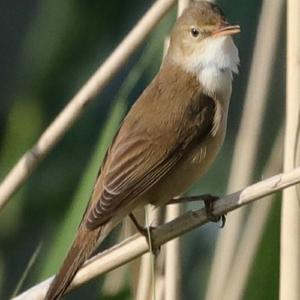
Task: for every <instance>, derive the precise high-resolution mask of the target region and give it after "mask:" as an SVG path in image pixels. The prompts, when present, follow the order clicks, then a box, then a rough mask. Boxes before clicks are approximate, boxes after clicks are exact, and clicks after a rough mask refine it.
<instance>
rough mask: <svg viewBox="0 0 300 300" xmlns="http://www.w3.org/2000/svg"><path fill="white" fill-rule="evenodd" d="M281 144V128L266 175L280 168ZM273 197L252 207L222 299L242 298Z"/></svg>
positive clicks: (237, 299)
mask: <svg viewBox="0 0 300 300" xmlns="http://www.w3.org/2000/svg"><path fill="white" fill-rule="evenodd" d="M282 144H283V130H282V129H281V130H280V132H279V134H278V136H277V139H276V141H275V143H274V145H273V147H272V149H273V150H272V153H271V157H270V159H269V162H268V163H267V165H266V168H265V171H264V172H263V174H264V175H265V176H266V177H269V176H272V175H273V174H276V173H278V172H280V171H281V169H282V148H283V147H282ZM273 198H274V195H271V196H267V197H266V198H265V200H264V201H258V202H257V203H255V205H253V207H252V210H251V212H250V214H249V216H248V218H247V222H246V225H245V230H244V232H243V235H242V237H241V240H240V243H239V245H238V248H237V251H236V252H235V258H234V260H233V264H232V265H231V270H230V273H229V276H228V277H229V280H228V281H227V285H226V287H225V290H224V293H223V296H222V299H224V300H239V299H243V295H244V291H245V288H246V283H247V279H248V277H249V273H250V270H251V267H252V265H253V261H254V259H255V256H256V253H257V250H258V247H259V245H260V242H261V239H262V236H263V233H264V229H265V225H266V223H267V218H268V216H269V212H270V210H271V208H272V203H273V201H272V200H273ZM237 282H238V284H237Z"/></svg>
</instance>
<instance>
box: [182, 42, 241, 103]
mask: <svg viewBox="0 0 300 300" xmlns="http://www.w3.org/2000/svg"><path fill="white" fill-rule="evenodd" d="M239 61H240V60H239V55H238V50H237V48H236V46H235V44H234V42H233V40H232V38H231V37H230V36H222V37H218V38H211V39H209V40H207V42H206V44H205V45H203V48H202V52H201V53H200V54H198V53H196V54H195V55H194V57H192V59H190V60H189V62H188V63H187V65H186V66H185V67H186V68H187V71H189V72H192V73H193V74H196V75H197V77H198V79H199V81H200V83H201V85H202V86H203V88H204V89H205V90H206V91H207V92H208V93H222V94H223V95H224V97H226V98H228V97H230V95H231V84H232V73H238V65H239Z"/></svg>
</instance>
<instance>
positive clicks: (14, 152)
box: [0, 0, 285, 300]
mask: <svg viewBox="0 0 300 300" xmlns="http://www.w3.org/2000/svg"><path fill="white" fill-rule="evenodd" d="M218 2H219V4H221V6H222V8H223V10H224V11H225V14H226V15H227V16H228V19H229V20H230V21H231V22H232V23H238V24H240V25H241V28H242V33H241V34H240V35H239V36H237V37H236V38H235V40H236V43H237V45H238V48H239V50H240V59H241V66H240V75H239V76H238V77H235V79H234V86H233V96H232V102H231V107H230V116H229V124H228V134H227V137H226V141H225V144H224V146H223V149H222V151H221V153H220V155H219V157H218V159H217V161H216V162H215V164H214V165H213V167H212V169H211V170H210V171H209V173H208V174H207V175H206V176H205V178H203V179H202V180H201V182H200V183H199V184H197V185H195V186H194V187H193V189H192V190H191V193H194V194H195V193H207V192H210V193H212V194H220V195H222V194H224V193H225V190H226V184H227V179H228V175H229V174H228V172H229V169H230V163H231V159H232V153H233V147H234V141H235V137H236V133H237V130H238V127H239V121H240V117H241V111H242V108H243V100H244V95H245V90H246V87H247V80H248V74H249V67H250V65H251V57H252V52H253V43H254V39H255V34H256V27H257V21H258V18H259V12H260V8H261V1H258V0H253V1H247V0H240V1H230V0H221V1H218ZM152 3H153V1H140V0H127V1H119V0H110V1H101V0H100V1H99V0H98V1H96V0H88V1H82V0H81V1H80V0H69V1H58V0H51V1H50V0H42V1H36V0H27V1H16V0H11V1H0V35H1V47H0V51H1V52H0V66H1V69H0V70H1V71H0V76H1V80H0V91H1V100H0V101H1V105H0V179H3V178H4V176H5V174H6V173H7V172H8V171H9V170H10V168H11V167H12V166H13V165H14V163H15V162H16V161H17V159H18V158H19V157H20V156H21V155H22V154H23V153H24V152H25V151H26V150H27V149H28V148H29V147H30V146H32V145H33V143H34V142H35V141H36V140H37V138H38V137H39V136H40V134H41V133H42V132H43V130H44V129H45V128H46V127H47V125H48V124H49V123H50V122H51V121H52V120H53V119H54V117H55V116H56V115H57V114H58V113H59V112H60V111H61V109H62V108H63V107H64V106H65V105H66V103H67V102H68V100H69V99H70V98H71V97H72V96H73V95H74V94H75V93H76V91H78V89H79V88H80V87H81V86H82V85H83V84H84V83H85V81H86V80H87V79H88V78H89V76H90V75H91V74H92V73H93V72H94V71H95V70H96V68H97V67H98V66H99V65H100V64H101V62H103V61H104V59H105V58H106V57H107V56H108V55H109V54H110V53H111V52H112V51H113V49H114V48H115V47H116V46H117V45H118V43H119V42H120V41H121V39H122V38H123V37H124V36H125V34H126V33H127V32H128V31H129V30H130V28H131V27H132V26H133V25H134V24H135V23H136V21H137V20H138V19H139V18H140V17H141V16H142V15H143V13H144V12H145V11H146V9H147V8H148V7H149V6H150V5H151V4H152ZM175 17H176V11H175V9H173V11H172V12H171V13H169V14H168V16H167V17H166V18H165V19H164V20H163V21H162V22H161V23H160V24H159V26H157V27H156V29H155V31H154V32H153V33H152V34H151V35H150V36H149V38H148V39H147V41H146V42H145V43H143V46H142V47H141V48H140V49H139V50H138V51H137V52H136V53H135V55H134V56H133V57H132V58H131V59H130V60H129V61H128V62H127V63H126V64H125V66H124V67H123V68H122V70H121V72H119V74H118V75H117V76H116V77H115V78H114V79H113V80H112V81H111V83H110V84H109V85H108V86H107V88H105V90H104V92H103V93H102V94H101V95H100V96H98V97H97V99H96V101H95V102H93V103H92V104H91V105H90V106H89V107H88V108H87V110H86V111H85V113H84V114H83V116H82V117H81V118H80V120H79V121H78V122H77V123H76V125H75V126H73V127H72V128H71V129H70V130H69V132H68V133H67V134H66V136H64V137H63V139H62V140H61V141H60V142H59V144H58V145H57V146H56V147H55V149H54V150H53V151H52V152H51V153H50V154H49V155H48V156H47V157H46V159H45V160H44V161H43V162H42V163H41V165H40V166H39V167H38V169H37V170H36V172H35V173H34V174H33V176H31V178H30V179H29V181H28V182H27V183H26V184H25V185H24V187H23V188H22V189H21V190H20V191H19V192H18V193H17V194H16V195H15V196H14V197H13V199H12V200H11V201H10V203H9V204H8V205H7V206H6V207H5V209H4V210H3V211H1V212H0V213H1V215H0V245H1V246H0V299H8V298H9V297H11V296H12V294H13V293H14V292H15V291H16V288H17V286H18V283H20V279H21V277H22V276H23V277H25V280H24V282H23V283H22V284H21V290H25V289H26V288H29V287H30V286H32V285H34V284H35V283H37V282H38V281H40V280H42V279H45V278H47V277H48V276H50V275H52V274H53V273H54V272H55V271H57V269H58V267H59V265H60V263H61V262H62V260H63V258H64V256H65V254H66V251H67V249H68V246H69V245H70V243H71V240H72V238H73V234H74V232H75V230H76V227H77V225H78V223H79V221H80V219H81V215H82V212H83V210H84V207H85V205H86V203H87V200H88V197H89V193H90V191H91V188H92V185H93V182H94V178H95V176H96V173H97V171H98V167H99V165H100V163H101V160H102V158H103V155H104V152H105V149H106V146H107V145H108V143H109V142H110V140H111V138H112V136H113V134H114V132H115V131H116V129H117V128H118V125H119V123H120V121H121V119H122V117H123V115H124V113H126V111H127V110H128V108H129V107H130V105H131V104H132V103H133V102H134V101H135V99H136V98H137V97H138V95H139V94H140V92H141V91H142V90H143V89H144V87H145V86H146V85H147V84H148V83H149V81H150V80H151V78H152V77H153V76H154V74H155V73H156V72H157V70H158V68H159V65H160V62H161V57H162V50H163V41H164V38H165V36H166V35H167V34H168V32H169V29H170V27H171V25H172V24H173V22H174V20H175ZM283 33H284V28H282V32H281V33H279V34H280V37H281V38H280V39H279V47H278V51H277V52H278V54H277V58H276V64H275V65H274V71H273V81H272V83H273V84H272V88H271V89H270V92H269V96H268V97H269V99H268V112H269V113H268V115H266V117H265V120H264V131H263V132H264V134H263V137H262V139H261V140H262V142H261V145H260V149H259V156H258V157H257V164H256V165H257V168H256V170H255V178H253V180H259V179H260V178H261V176H262V169H263V167H264V164H265V162H266V161H267V158H268V155H269V153H270V151H271V148H272V143H273V140H274V138H275V136H276V133H277V130H278V128H279V126H280V123H281V121H282V118H283V110H284V101H283V99H284V85H283V84H282V82H283V81H284V54H285V48H284V47H285V46H284V43H283V42H282V40H283V36H284V35H283ZM279 209H280V205H279V201H277V202H276V205H274V207H273V210H272V214H271V215H270V217H269V221H268V227H267V230H266V232H265V234H264V241H263V243H262V245H261V246H260V250H259V253H258V256H257V259H256V261H255V265H254V266H253V268H252V273H251V276H250V280H249V284H248V287H247V291H246V295H245V299H254V298H255V299H276V298H277V289H278V288H277V287H278V269H279V266H278V261H279V258H278V253H279V234H278V232H279V222H280V220H279V216H280V214H279ZM218 230H219V228H218V227H217V226H216V225H215V224H208V225H206V226H204V227H202V228H200V229H196V230H194V231H193V232H191V233H188V234H186V235H185V236H184V242H185V243H184V249H183V253H182V265H183V272H184V276H183V278H184V281H183V299H189V300H193V299H201V298H202V297H203V295H204V294H205V286H206V284H207V279H208V275H209V267H210V263H211V258H212V254H213V249H214V248H213V246H214V243H215V239H216V236H217V232H218ZM34 253H35V254H36V259H34V263H33V266H32V267H31V268H30V269H29V271H28V274H27V275H26V274H25V270H26V268H27V267H28V264H29V261H30V259H31V258H32V255H33V254H34ZM25 275H26V276H25ZM102 283H103V277H102V278H98V279H95V280H93V281H92V282H91V283H89V284H88V285H86V286H85V287H83V288H81V289H80V290H78V291H76V292H74V293H72V295H71V297H70V296H69V298H72V299H100V298H101V299H107V300H108V299H132V296H131V292H130V289H129V284H127V285H125V286H124V288H123V289H122V291H121V292H120V294H118V295H116V296H114V297H111V296H105V295H103V296H101V297H100V294H101V292H100V291H101V285H102ZM91 287H93V288H92V289H91ZM67 298H68V297H67Z"/></svg>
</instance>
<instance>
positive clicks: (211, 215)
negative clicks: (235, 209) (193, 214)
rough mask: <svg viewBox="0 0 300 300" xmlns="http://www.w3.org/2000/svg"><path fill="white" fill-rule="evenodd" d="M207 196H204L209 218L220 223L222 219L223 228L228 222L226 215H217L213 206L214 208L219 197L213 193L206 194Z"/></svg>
mask: <svg viewBox="0 0 300 300" xmlns="http://www.w3.org/2000/svg"><path fill="white" fill-rule="evenodd" d="M204 196H205V197H204V198H203V201H204V205H205V210H206V214H207V216H208V218H209V219H210V221H211V222H215V223H218V222H220V221H221V225H220V228H223V227H224V226H225V223H226V216H225V215H221V216H216V215H215V214H214V213H213V208H214V202H215V201H217V200H218V199H219V197H217V196H212V195H209V194H207V195H204Z"/></svg>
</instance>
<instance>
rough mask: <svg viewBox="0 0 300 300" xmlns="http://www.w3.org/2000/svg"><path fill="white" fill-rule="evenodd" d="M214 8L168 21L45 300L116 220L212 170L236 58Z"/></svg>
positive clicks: (232, 30) (235, 28) (58, 293)
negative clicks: (156, 64)
mask: <svg viewBox="0 0 300 300" xmlns="http://www.w3.org/2000/svg"><path fill="white" fill-rule="evenodd" d="M239 32H240V26H239V25H231V24H230V23H228V21H227V19H226V17H225V15H224V13H223V11H222V10H221V8H220V7H219V6H217V5H216V4H213V3H211V2H207V1H193V2H192V3H191V4H190V5H189V6H188V7H187V8H186V9H185V10H184V12H183V13H182V15H181V16H180V17H179V18H178V19H177V21H176V22H175V24H174V26H173V28H172V30H171V34H170V45H169V48H168V51H167V54H166V56H165V58H164V60H163V62H162V65H161V67H160V69H159V71H158V73H157V74H156V76H155V77H154V78H153V80H152V81H151V82H150V84H149V85H148V86H147V87H146V88H145V90H144V91H143V92H142V93H141V95H140V96H139V97H138V99H137V101H136V102H135V103H134V104H133V106H132V107H131V109H130V110H129V112H128V114H127V115H126V116H125V118H124V120H123V122H122V124H121V125H120V128H119V130H118V131H117V133H116V135H115V137H114V139H113V141H112V143H111V145H110V147H109V148H108V150H107V153H106V156H105V158H104V160H103V163H102V166H101V168H100V171H99V173H98V176H97V178H96V181H95V185H94V188H93V191H92V193H91V197H90V200H89V202H88V205H87V208H86V210H85V212H84V215H83V217H82V220H81V222H80V225H79V227H78V231H77V234H76V237H75V239H74V242H73V244H72V245H71V248H70V250H69V252H68V254H67V256H66V258H65V260H64V262H63V264H62V267H61V268H60V270H59V272H58V274H57V275H56V276H55V278H54V280H53V281H52V283H51V285H50V287H49V289H48V291H47V294H46V297H45V300H58V299H60V298H61V297H62V296H63V294H64V293H65V291H66V290H67V288H68V286H69V285H70V283H71V282H72V280H73V278H74V276H75V275H76V273H77V271H78V270H79V268H80V267H81V266H82V264H83V263H84V262H85V261H86V260H87V259H88V258H89V257H90V256H91V255H92V254H93V252H94V251H95V248H96V247H97V246H98V245H99V244H100V243H101V242H102V241H103V240H104V238H105V237H106V236H107V235H108V234H109V233H110V231H111V230H112V229H113V228H114V227H116V226H117V225H118V224H119V223H120V222H121V221H122V219H123V218H125V217H126V216H127V215H129V214H131V213H132V211H133V210H134V209H136V208H137V207H143V206H145V205H147V204H152V205H155V206H163V205H166V204H167V203H168V201H169V200H170V199H172V198H174V197H175V196H177V195H181V194H182V193H184V192H185V191H186V190H187V189H188V188H189V187H190V186H191V185H192V184H193V183H194V182H195V181H197V180H198V179H199V178H200V177H201V176H202V175H203V174H204V173H205V172H206V171H207V170H208V168H209V167H210V166H211V164H212V163H213V161H214V159H215V157H216V155H217V153H218V152H219V150H220V148H221V146H222V144H223V141H224V137H225V132H226V126H227V115H228V108H229V103H230V98H231V93H232V80H233V74H234V73H238V66H239V54H238V49H237V47H236V45H235V43H234V41H233V38H232V36H233V35H235V34H237V33H239Z"/></svg>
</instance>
